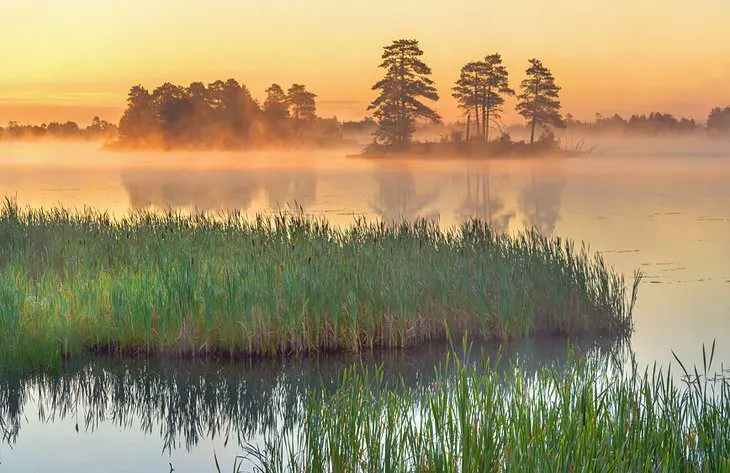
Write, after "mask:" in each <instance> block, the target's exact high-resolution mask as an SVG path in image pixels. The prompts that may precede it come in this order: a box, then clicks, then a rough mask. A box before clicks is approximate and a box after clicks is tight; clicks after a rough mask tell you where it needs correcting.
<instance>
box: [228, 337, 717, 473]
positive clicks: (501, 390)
mask: <svg viewBox="0 0 730 473" xmlns="http://www.w3.org/2000/svg"><path fill="white" fill-rule="evenodd" d="M712 353H714V345H713V349H712ZM712 353H711V354H710V355H709V357H708V356H707V352H706V351H704V348H703V359H704V364H703V367H702V369H700V370H698V369H697V368H695V369H694V370H693V371H687V370H684V366H682V369H683V370H684V371H683V373H682V376H681V378H677V377H676V376H675V375H674V374H672V372H671V367H670V368H669V369H668V370H667V371H666V372H664V371H662V370H661V369H658V368H657V367H656V366H654V367H652V368H651V369H646V370H644V371H643V372H641V371H640V370H639V369H638V368H637V365H636V363H635V362H633V363H631V365H630V366H629V365H622V364H615V365H613V367H609V366H607V365H606V363H605V359H604V358H600V357H598V358H581V357H574V358H573V359H572V361H571V362H570V363H568V368H567V369H566V370H556V369H554V368H551V367H544V368H543V369H541V370H539V371H538V372H536V373H531V374H528V373H527V372H526V371H524V370H523V369H522V367H521V366H520V365H519V364H516V365H514V367H513V369H512V370H511V371H508V372H504V371H502V370H498V369H495V363H494V361H493V360H491V359H489V358H484V357H483V358H482V359H481V360H480V361H479V362H478V363H476V364H470V363H468V362H462V361H460V360H459V358H458V357H453V358H451V359H450V361H447V363H446V366H441V367H440V368H439V369H438V370H437V377H436V381H435V382H434V383H433V385H432V386H431V387H429V388H426V389H422V390H410V391H409V390H405V389H401V390H393V389H381V388H382V387H383V385H382V379H383V378H382V376H383V375H382V371H379V370H375V371H371V370H367V369H364V368H363V367H360V366H353V367H352V368H351V370H350V371H349V372H348V373H347V374H346V375H345V376H344V380H343V383H342V384H341V385H340V386H339V387H338V388H336V389H334V390H330V391H321V392H319V393H313V394H311V395H310V396H309V397H308V400H307V403H306V407H305V412H304V413H303V414H302V416H301V417H302V418H303V422H302V424H301V425H299V426H290V427H289V428H288V429H283V430H282V431H281V432H279V433H276V434H274V435H271V436H269V437H267V439H266V441H265V442H262V443H259V444H258V445H251V446H249V447H247V448H246V455H245V459H246V466H248V467H250V468H253V471H257V472H261V473H283V472H295V471H296V472H343V471H347V472H353V473H355V472H381V471H388V472H454V473H456V472H500V471H504V472H508V471H566V472H569V471H601V472H605V471H632V472H655V471H662V472H664V471H666V472H670V471H671V472H675V471H682V472H695V471H697V472H700V471H707V472H710V471H712V472H715V471H718V472H719V471H730V380H728V379H727V377H726V376H725V374H724V373H723V372H722V371H721V372H720V374H719V375H718V374H713V372H712ZM708 360H709V361H708ZM449 363H451V364H452V365H451V366H449ZM454 367H455V373H456V374H455V375H453V374H452V373H453V372H454V369H452V368H454ZM675 379H677V380H678V381H675ZM680 379H681V380H680ZM238 466H239V467H243V466H242V464H240V463H239V465H238Z"/></svg>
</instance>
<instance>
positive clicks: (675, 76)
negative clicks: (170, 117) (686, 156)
mask: <svg viewBox="0 0 730 473" xmlns="http://www.w3.org/2000/svg"><path fill="white" fill-rule="evenodd" d="M727 18H730V2H728V1H727V0H700V1H689V0H662V1H659V0H601V1H585V0H551V1H545V0H520V1H515V2H508V1H503V2H497V1H486V0H451V1H449V2H446V1H444V0H417V1H416V0H401V1H395V0H368V1H367V2H347V1H342V0H309V1H306V2H305V1H295V0H289V1H284V0H245V1H242V0H184V1H183V0H144V1H142V0H126V1H124V2H121V1H115V2H112V1H100V0H64V1H63V2H60V1H57V0H24V1H14V0H4V1H3V2H2V4H0V44H2V45H3V48H2V60H1V61H0V123H3V124H4V123H5V122H7V121H8V120H11V119H15V120H18V121H21V122H31V121H32V122H40V121H50V120H66V119H72V120H77V121H79V122H81V123H88V122H89V121H90V120H91V117H92V116H93V115H94V114H99V115H102V118H106V119H109V120H116V119H118V117H119V114H120V113H121V110H122V107H123V106H124V99H125V96H126V92H127V90H128V89H129V87H130V86H131V85H133V84H135V83H142V84H143V85H145V86H147V87H150V88H153V87H155V86H156V85H158V84H159V83H161V82H163V81H168V80H169V81H172V82H177V83H183V84H188V83H189V82H191V81H194V80H202V81H205V82H210V81H213V80H215V79H219V78H220V79H226V78H228V77H234V78H237V79H238V80H239V81H241V82H243V83H245V84H246V85H248V87H249V88H250V89H251V90H252V91H253V93H254V95H255V96H258V97H262V96H263V90H264V89H265V88H266V87H267V86H268V84H270V83H271V82H273V81H276V82H278V83H280V84H282V85H286V84H289V83H291V82H301V83H304V84H306V85H307V86H308V87H309V88H310V89H312V90H313V91H314V92H315V93H317V94H318V95H319V100H320V104H319V110H320V114H322V115H331V114H337V115H338V116H340V117H341V118H346V119H352V118H359V117H362V116H363V115H364V114H365V107H366V106H367V103H368V101H369V100H371V99H372V98H373V93H372V92H371V91H370V86H371V85H372V84H373V83H374V82H375V81H376V80H377V79H378V78H379V75H380V71H379V70H378V68H377V64H378V63H379V60H380V52H381V47H382V46H383V45H385V44H387V43H389V42H390V41H391V40H392V39H396V38H399V37H413V38H416V39H419V40H420V42H421V47H422V48H423V49H424V51H425V60H426V61H427V63H428V64H429V65H430V66H431V67H432V69H433V71H434V75H433V78H434V80H435V81H436V85H437V87H438V88H439V92H440V93H441V96H442V100H441V101H440V102H439V103H438V104H437V108H438V110H439V111H440V112H441V113H442V114H443V115H444V116H445V117H446V118H448V119H452V118H455V116H456V109H455V104H454V102H453V100H452V99H451V97H450V90H449V89H450V88H451V86H452V85H453V81H454V80H455V79H456V77H457V76H458V72H459V68H460V66H461V65H462V64H463V63H464V62H466V61H469V60H472V59H477V58H480V57H482V56H484V55H485V54H488V53H492V52H500V53H501V54H502V56H503V57H504V59H505V62H506V65H507V67H508V68H509V70H510V72H511V75H512V82H513V84H512V85H513V87H516V86H517V85H518V83H519V80H521V79H522V76H523V71H524V69H525V67H526V63H527V59H529V58H530V57H538V58H540V59H542V60H543V62H544V63H545V64H546V65H547V66H548V67H550V68H551V69H552V71H553V73H554V75H555V77H556V81H557V82H558V84H559V85H561V86H563V92H562V101H563V106H564V111H566V112H572V113H573V114H574V115H575V116H577V117H579V118H590V117H592V116H593V114H594V113H595V112H602V113H604V114H607V113H614V112H619V113H621V114H631V113H635V112H639V113H644V112H649V111H652V110H662V111H669V112H671V113H674V114H675V115H687V116H692V117H695V118H699V119H704V118H705V117H706V115H707V112H708V111H709V109H710V108H711V107H712V106H715V105H723V106H724V105H727V104H730V41H728V40H727V37H726V33H725V31H726V26H725V23H726V20H727ZM511 105H512V104H510V108H511ZM513 120H515V117H514V114H513V113H511V114H510V115H508V116H507V121H513Z"/></svg>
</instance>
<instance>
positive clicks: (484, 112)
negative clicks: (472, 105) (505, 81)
mask: <svg viewBox="0 0 730 473" xmlns="http://www.w3.org/2000/svg"><path fill="white" fill-rule="evenodd" d="M487 110H488V107H487V103H486V100H485V101H484V103H483V105H482V136H483V137H484V142H485V143H486V142H487V133H488V132H487V128H489V124H488V123H487Z"/></svg>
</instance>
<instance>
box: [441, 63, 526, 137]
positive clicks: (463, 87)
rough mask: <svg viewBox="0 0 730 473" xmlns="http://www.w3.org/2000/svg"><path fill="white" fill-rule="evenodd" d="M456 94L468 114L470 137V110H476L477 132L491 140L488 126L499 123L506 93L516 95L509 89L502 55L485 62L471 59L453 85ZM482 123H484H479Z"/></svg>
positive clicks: (460, 104) (454, 95)
mask: <svg viewBox="0 0 730 473" xmlns="http://www.w3.org/2000/svg"><path fill="white" fill-rule="evenodd" d="M453 90H454V93H453V94H452V95H453V97H454V98H455V99H456V100H457V101H458V102H459V108H462V109H464V110H465V111H466V112H465V113H466V115H467V131H466V135H467V139H469V135H470V124H471V112H472V110H473V111H474V116H475V121H476V130H477V135H478V136H482V137H483V138H484V141H489V127H490V126H491V125H492V124H493V123H494V124H496V125H499V118H500V117H501V115H502V105H504V96H505V95H514V93H515V91H514V90H512V89H510V88H509V74H508V73H507V69H506V68H505V67H504V66H503V65H502V57H501V56H500V55H499V54H491V55H489V56H487V57H485V58H484V60H483V61H476V62H469V63H467V64H466V65H465V66H464V67H462V68H461V75H460V76H459V80H457V81H456V87H454V88H453ZM480 123H481V124H480Z"/></svg>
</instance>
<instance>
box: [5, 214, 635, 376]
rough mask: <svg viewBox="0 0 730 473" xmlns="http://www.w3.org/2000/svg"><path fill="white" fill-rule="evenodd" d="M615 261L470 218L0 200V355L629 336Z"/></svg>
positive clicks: (23, 362)
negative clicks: (347, 222)
mask: <svg viewBox="0 0 730 473" xmlns="http://www.w3.org/2000/svg"><path fill="white" fill-rule="evenodd" d="M640 279H641V278H640V274H637V275H636V277H635V278H634V282H633V287H632V290H631V293H630V294H629V293H628V292H627V288H626V284H625V282H624V279H623V277H622V276H620V275H617V274H616V273H615V272H614V271H613V270H612V269H611V268H609V267H607V265H606V264H605V263H604V261H603V260H602V259H601V257H600V256H591V255H589V254H588V252H587V251H586V249H585V248H584V247H581V248H580V249H576V248H575V246H574V244H573V242H571V241H568V240H562V239H559V238H548V237H546V236H543V235H541V234H540V233H538V232H537V231H526V232H523V233H521V234H519V235H517V236H507V235H502V234H497V233H495V232H493V231H492V230H491V229H490V228H489V227H488V226H487V225H486V224H485V223H483V222H479V221H471V222H469V223H467V224H464V225H463V226H461V227H459V228H454V229H452V230H449V231H441V230H440V229H439V227H438V226H437V224H435V223H433V222H428V221H417V222H413V223H405V222H404V223H400V224H394V225H386V224H384V223H371V222H366V221H365V220H362V219H357V220H355V222H354V224H353V225H352V226H351V227H349V228H344V229H340V228H334V227H331V226H330V225H329V224H328V222H327V221H326V220H319V219H314V218H309V217H305V216H302V215H297V214H294V215H292V214H287V213H280V214H277V215H263V214H261V215H257V216H255V217H253V218H250V219H249V218H246V217H244V216H242V215H240V214H237V213H229V214H225V215H210V214H201V215H192V216H185V215H181V214H176V213H167V214H156V213H139V214H133V215H131V216H128V217H125V218H122V219H120V220H113V219H111V218H110V217H109V216H108V215H106V214H101V213H98V212H95V211H93V210H90V209H87V210H85V211H84V212H79V213H74V212H70V211H68V210H65V209H62V208H55V209H52V210H33V209H20V208H19V207H18V206H17V205H16V204H15V203H14V202H12V201H10V200H6V202H5V205H4V208H2V210H1V211H0V365H5V366H8V365H13V366H29V365H33V366H36V365H49V364H54V363H57V362H58V361H59V360H60V359H62V358H63V357H70V356H75V355H79V354H82V353H84V352H87V351H89V350H92V351H104V352H109V353H114V354H122V353H126V354H137V355H139V354H153V353H164V354H168V355H174V356H180V355H196V354H216V355H225V356H231V357H233V356H248V355H253V356H259V355H263V356H271V355H280V354H285V355H292V354H302V353H309V352H317V351H334V350H349V351H360V350H363V349H370V348H373V347H405V346H409V345H413V344H417V343H421V342H424V341H428V340H435V339H444V336H445V332H444V322H448V324H449V325H450V326H451V328H452V330H453V332H454V334H459V333H461V332H463V331H466V330H469V331H470V333H472V334H477V335H478V336H480V337H484V338H496V339H501V340H505V339H511V338H518V337H529V336H535V335H544V334H568V335H575V334H582V333H591V334H603V333H608V334H612V335H622V334H623V335H625V334H627V333H629V332H630V331H631V330H632V319H631V311H632V308H633V305H634V303H635V300H636V290H637V287H638V283H639V280H640Z"/></svg>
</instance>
